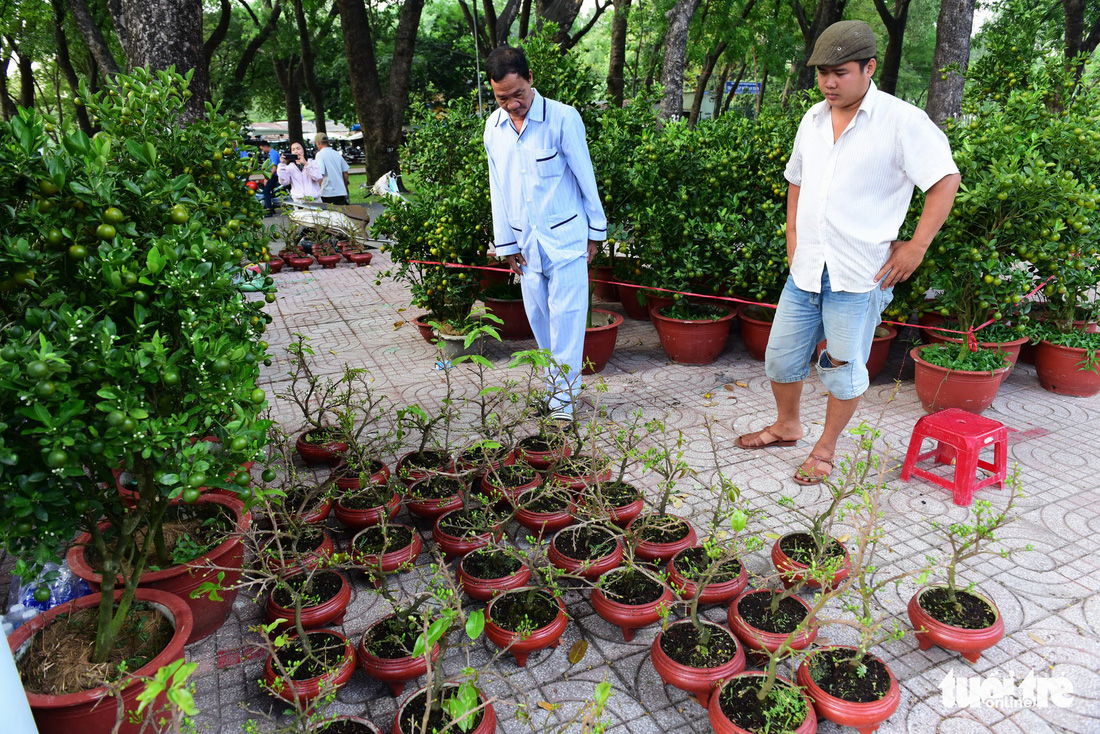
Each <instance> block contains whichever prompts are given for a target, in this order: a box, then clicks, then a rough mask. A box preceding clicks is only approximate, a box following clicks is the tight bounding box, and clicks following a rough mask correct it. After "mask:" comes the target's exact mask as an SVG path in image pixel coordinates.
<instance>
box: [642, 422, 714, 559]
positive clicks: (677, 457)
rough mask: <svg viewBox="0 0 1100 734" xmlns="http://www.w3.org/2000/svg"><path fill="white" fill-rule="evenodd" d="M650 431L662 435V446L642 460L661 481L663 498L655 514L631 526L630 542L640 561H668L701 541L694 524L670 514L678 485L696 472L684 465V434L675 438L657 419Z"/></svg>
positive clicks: (649, 428) (643, 456)
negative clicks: (670, 504)
mask: <svg viewBox="0 0 1100 734" xmlns="http://www.w3.org/2000/svg"><path fill="white" fill-rule="evenodd" d="M647 429H648V430H649V431H650V434H651V435H652V434H655V433H660V437H661V445H660V446H652V447H650V448H649V449H647V450H646V451H645V453H643V454H642V456H641V457H640V459H641V462H642V465H643V466H644V468H645V469H646V470H647V471H652V472H653V473H654V474H656V475H657V476H659V477H660V481H659V482H658V483H657V488H658V490H659V491H660V493H661V495H660V500H659V501H658V502H657V504H656V511H655V512H650V513H644V514H641V515H639V516H638V517H636V518H634V519H633V520H631V522H630V524H629V525H627V538H628V539H629V540H630V542H631V544H632V546H633V548H634V551H633V552H634V555H635V556H636V557H638V558H641V559H643V560H647V561H653V560H661V561H667V560H668V559H669V558H671V557H672V556H674V555H676V553H678V552H679V551H681V550H683V549H684V548H690V547H691V546H693V545H695V542H696V540H697V536H696V535H695V528H693V527H692V526H691V523H690V522H688V521H687V520H686V519H684V518H681V517H677V516H675V515H672V514H670V513H669V512H668V504H669V500H670V499H671V498H672V490H673V489H675V488H676V484H677V482H678V481H680V480H681V479H683V478H684V477H686V476H688V475H689V474H693V473H694V472H693V470H692V469H691V467H690V466H689V465H688V463H687V462H686V461H684V436H683V433H682V432H680V431H677V432H676V436H675V438H673V437H672V435H671V434H670V433H669V431H668V429H667V427H666V426H665V424H664V423H663V422H661V421H659V420H656V419H654V420H652V421H650V422H649V424H648V425H647Z"/></svg>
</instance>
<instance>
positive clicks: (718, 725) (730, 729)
mask: <svg viewBox="0 0 1100 734" xmlns="http://www.w3.org/2000/svg"><path fill="white" fill-rule="evenodd" d="M765 675H766V673H764V672H762V671H756V670H750V671H745V672H743V673H738V674H737V675H735V676H733V677H732V678H731V680H735V679H738V678H746V677H753V678H758V677H759V678H762V677H764V676H765ZM775 681H776V683H777V684H784V685H787V686H790V687H791V688H793V689H795V690H800V689H798V688H797V686H795V684H794V683H792V682H791V681H790V680H788V679H787V678H784V677H783V676H781V675H778V676H776V678H775ZM728 684H729V681H726V682H725V683H723V684H722V686H721V687H720V688H719V689H718V692H717V693H715V694H712V695H711V697H710V704H709V705H708V706H707V714H708V717H709V718H710V725H711V728H713V729H714V732H715V734H756V733H755V732H752V731H749V730H748V729H742V728H741V727H739V726H737V725H736V724H734V723H733V722H732V721H730V719H729V717H728V716H726V714H725V712H724V711H722V704H721V691H722V689H723V688H725V687H726V685H728ZM802 698H803V700H804V701H805V702H806V720H805V721H804V722H802V723H801V724H800V725H799V726H798V727H797V728H796V729H795V730H794V734H814V733H815V732H816V731H817V714H815V713H814V707H813V705H812V703H811V702H810V699H809V697H808V696H807V695H806V692H805V691H802Z"/></svg>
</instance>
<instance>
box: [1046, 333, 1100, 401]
mask: <svg viewBox="0 0 1100 734" xmlns="http://www.w3.org/2000/svg"><path fill="white" fill-rule="evenodd" d="M1087 358H1088V350H1085V349H1078V348H1077V347H1063V346H1059V345H1057V344H1051V343H1050V342H1048V341H1046V340H1045V339H1044V340H1043V341H1041V342H1039V344H1038V345H1037V346H1036V347H1035V371H1036V372H1037V373H1038V374H1039V384H1040V385H1042V386H1043V389H1044V390H1049V391H1050V392H1052V393H1057V394H1058V395H1074V396H1076V397H1080V398H1089V397H1092V396H1093V395H1095V394H1096V393H1098V392H1100V372H1089V371H1088V370H1084V369H1082V368H1081V367H1079V366H1078V365H1080V364H1081V363H1082V362H1084V361H1085V360H1086V359H1087Z"/></svg>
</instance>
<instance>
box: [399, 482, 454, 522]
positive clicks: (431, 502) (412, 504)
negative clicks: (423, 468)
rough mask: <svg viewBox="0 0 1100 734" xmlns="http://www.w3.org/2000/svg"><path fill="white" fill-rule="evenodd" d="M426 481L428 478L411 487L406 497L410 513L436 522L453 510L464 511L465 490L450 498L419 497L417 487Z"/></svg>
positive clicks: (406, 505)
mask: <svg viewBox="0 0 1100 734" xmlns="http://www.w3.org/2000/svg"><path fill="white" fill-rule="evenodd" d="M426 479H427V477H425V479H421V480H419V481H417V482H413V483H412V484H411V485H409V492H408V494H407V495H406V497H405V507H407V508H408V509H409V512H411V513H412V514H413V515H416V516H417V517H422V518H424V519H426V520H432V521H433V522H434V521H435V519H436V518H437V517H439V516H440V515H446V514H447V513H448V512H450V511H451V510H461V509H462V491H463V490H461V489H460V490H459V491H457V492H455V493H454V494H453V495H451V496H450V497H439V498H435V497H417V496H416V486H417V484H419V483H421V482H424V481H425V480H426ZM459 482H462V480H461V479H459Z"/></svg>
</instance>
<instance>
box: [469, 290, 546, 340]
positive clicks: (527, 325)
mask: <svg viewBox="0 0 1100 734" xmlns="http://www.w3.org/2000/svg"><path fill="white" fill-rule="evenodd" d="M481 300H482V301H484V302H485V310H486V311H487V312H488V313H491V314H492V315H494V316H496V317H497V318H498V319H500V320H501V321H503V322H504V323H503V324H493V326H495V327H496V329H497V331H498V332H500V338H501V339H534V338H535V334H534V332H532V331H531V322H530V321H528V320H527V310H526V309H524V307H523V299H519V300H505V299H503V298H489V297H487V296H482V297H481Z"/></svg>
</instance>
